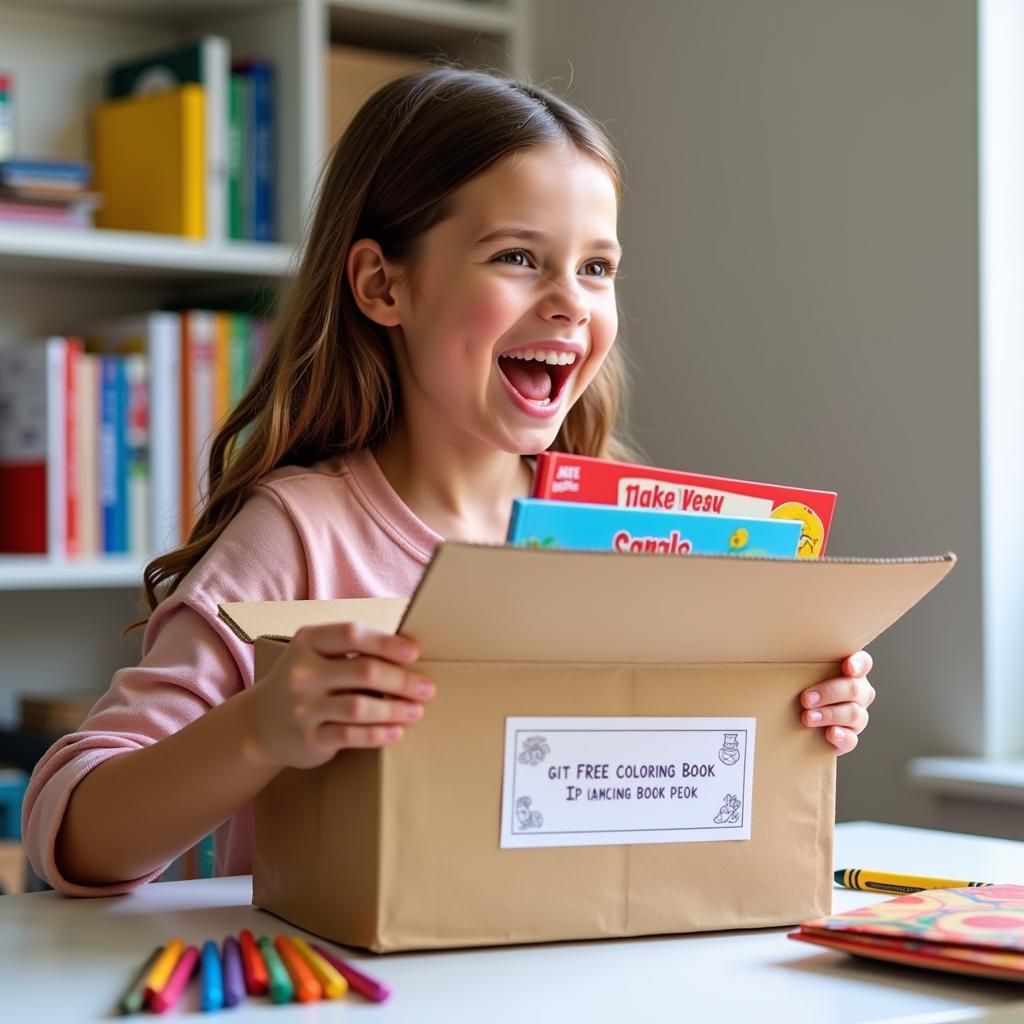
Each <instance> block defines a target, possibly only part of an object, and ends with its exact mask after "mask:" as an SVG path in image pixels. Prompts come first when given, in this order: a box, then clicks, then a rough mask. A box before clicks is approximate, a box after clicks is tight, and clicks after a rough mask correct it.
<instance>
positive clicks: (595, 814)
mask: <svg viewBox="0 0 1024 1024" xmlns="http://www.w3.org/2000/svg"><path fill="white" fill-rule="evenodd" d="M755 725H756V719H754V718H691V717H687V718H634V717H628V718H608V717H592V718H589V717H588V718H577V717H573V718H565V717H559V718H525V717H511V718H506V719H505V762H504V780H503V787H502V808H501V846H502V848H506V849H519V848H524V847H537V846H611V845H626V844H633V843H695V842H715V841H721V840H743V839H749V838H750V823H751V806H752V803H753V778H754V733H755Z"/></svg>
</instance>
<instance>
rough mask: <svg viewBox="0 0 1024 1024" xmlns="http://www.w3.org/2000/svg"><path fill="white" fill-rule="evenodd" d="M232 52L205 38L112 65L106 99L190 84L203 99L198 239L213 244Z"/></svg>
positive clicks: (223, 184) (223, 198)
mask: <svg viewBox="0 0 1024 1024" xmlns="http://www.w3.org/2000/svg"><path fill="white" fill-rule="evenodd" d="M230 64H231V51H230V45H229V43H228V40H227V39H226V38H224V37H223V36H218V35H212V34H211V35H204V36H202V37H201V38H199V39H197V40H195V41H194V42H191V43H189V44H187V45H185V46H179V47H175V48H173V49H168V50H163V51H161V52H158V53H153V54H149V55H147V56H143V57H141V58H139V59H138V60H132V61H126V62H123V63H120V64H117V65H116V66H114V67H113V68H112V69H111V71H110V74H109V80H108V88H107V95H108V97H109V98H110V99H117V98H122V97H130V96H134V97H140V96H152V95H154V94H159V93H173V92H175V91H177V90H178V89H180V88H181V87H182V86H184V85H189V84H191V85H195V86H197V87H198V88H199V89H200V90H201V91H202V95H203V99H204V103H203V111H202V127H201V135H202V139H203V146H202V157H201V159H200V165H199V167H200V169H199V176H200V178H201V181H202V185H201V187H202V190H203V209H204V225H203V230H202V232H201V234H202V236H203V237H205V238H207V239H208V240H210V241H214V242H218V241H222V240H223V239H224V238H226V237H228V226H227V218H228V207H227V203H228V200H227V189H228V170H227V161H228V76H229V73H230Z"/></svg>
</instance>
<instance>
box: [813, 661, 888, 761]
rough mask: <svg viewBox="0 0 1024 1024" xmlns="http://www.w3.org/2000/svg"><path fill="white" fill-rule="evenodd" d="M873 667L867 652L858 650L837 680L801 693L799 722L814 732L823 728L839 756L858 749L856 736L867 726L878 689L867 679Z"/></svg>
mask: <svg viewBox="0 0 1024 1024" xmlns="http://www.w3.org/2000/svg"><path fill="white" fill-rule="evenodd" d="M872 664H873V662H872V660H871V655H870V654H868V652H867V651H858V652H857V653H856V654H851V655H850V656H849V657H848V658H847V659H846V660H845V661H844V662H843V666H842V672H843V674H842V676H840V677H839V678H838V679H826V680H825V682H823V683H818V684H817V686H811V687H808V688H807V689H806V690H804V692H803V693H801V694H800V705H801V707H803V708H804V710H803V711H802V712H801V714H800V721H801V722H803V723H804V725H807V726H810V727H811V728H812V729H821V728H823V729H824V730H825V738H826V739H827V740H828V741H829V743H831V744H832V746H834V747H835V748H836V750H838V751H839V753H840V754H848V753H849V752H850V751H851V750H853V748H854V747H855V746H857V735H858V734H859V733H861V732H863V730H864V727H865V726H866V725H867V724H868V710H867V709H868V706H869V705H870V704H871V702H872V701H873V700H874V699H875V688H874V687H873V686H872V685H871V684H870V683H869V682H868V679H867V675H868V673H869V672H870V671H871V666H872Z"/></svg>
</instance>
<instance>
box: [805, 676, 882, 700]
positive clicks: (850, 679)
mask: <svg viewBox="0 0 1024 1024" xmlns="http://www.w3.org/2000/svg"><path fill="white" fill-rule="evenodd" d="M874 699H875V688H874V687H873V686H872V685H871V683H869V682H868V680H867V679H866V678H865V677H864V676H841V677H840V678H839V679H827V680H825V682H823V683H819V684H818V685H817V686H812V687H810V688H809V689H807V690H804V692H803V693H801V694H800V703H801V704H802V705H803V706H804V707H805V708H821V707H825V706H827V705H829V704H840V703H843V702H845V701H852V702H853V703H855V704H860V705H861V707H865V708H866V707H870V705H871V702H872V701H873V700H874Z"/></svg>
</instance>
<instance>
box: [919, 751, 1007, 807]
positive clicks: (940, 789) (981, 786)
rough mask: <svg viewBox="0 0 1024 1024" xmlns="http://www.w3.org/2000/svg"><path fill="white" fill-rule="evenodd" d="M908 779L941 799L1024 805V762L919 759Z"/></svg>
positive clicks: (953, 758) (944, 758) (975, 759)
mask: <svg viewBox="0 0 1024 1024" xmlns="http://www.w3.org/2000/svg"><path fill="white" fill-rule="evenodd" d="M907 775H908V776H909V778H910V780H911V782H913V783H914V784H915V785H917V786H918V787H920V788H921V789H925V790H929V791H931V792H933V793H938V794H939V795H941V796H953V797H960V798H964V799H969V800H992V801H996V802H998V803H1010V804H1024V759H1019V758H1018V759H1016V760H1011V759H994V758H983V757H916V758H914V759H913V760H912V761H911V762H910V764H909V765H908V767H907Z"/></svg>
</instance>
